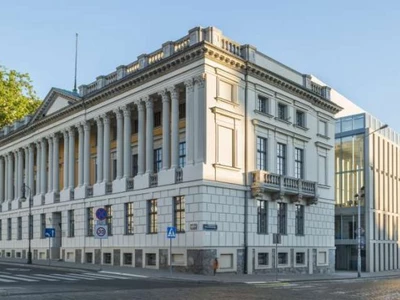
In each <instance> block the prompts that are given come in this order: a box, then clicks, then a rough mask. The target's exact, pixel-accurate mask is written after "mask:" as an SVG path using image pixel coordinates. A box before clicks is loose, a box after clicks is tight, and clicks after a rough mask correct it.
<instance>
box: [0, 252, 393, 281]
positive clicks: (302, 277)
mask: <svg viewBox="0 0 400 300" xmlns="http://www.w3.org/2000/svg"><path fill="white" fill-rule="evenodd" d="M0 264H10V265H14V266H15V265H23V266H25V267H26V266H27V264H26V261H25V260H22V259H11V258H1V259H0ZM33 264H34V265H35V266H40V267H43V268H52V269H54V268H63V269H65V268H67V269H74V270H81V271H87V270H90V271H100V272H103V273H109V274H112V273H114V274H121V275H128V274H129V275H128V276H132V277H141V278H146V277H148V278H158V279H173V280H189V281H204V282H210V281H211V282H223V283H263V282H271V281H275V280H276V275H275V274H263V275H258V274H257V275H254V274H252V275H244V274H232V273H217V275H216V276H211V275H208V276H207V275H196V274H188V273H181V272H172V273H171V272H170V271H169V270H155V269H143V268H132V267H122V266H107V265H103V266H101V267H100V266H99V265H94V264H76V263H70V262H63V261H51V262H50V266H49V263H48V261H47V260H34V261H33ZM361 277H362V278H383V277H400V270H394V271H385V272H379V273H362V274H361ZM356 278H357V272H348V271H337V272H335V273H333V274H312V275H309V274H278V281H287V282H301V281H316V280H344V279H356Z"/></svg>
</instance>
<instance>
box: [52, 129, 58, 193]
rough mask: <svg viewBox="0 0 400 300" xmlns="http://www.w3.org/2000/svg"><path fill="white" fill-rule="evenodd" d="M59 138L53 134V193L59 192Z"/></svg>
mask: <svg viewBox="0 0 400 300" xmlns="http://www.w3.org/2000/svg"><path fill="white" fill-rule="evenodd" d="M59 142H60V140H59V136H58V135H57V134H55V135H54V136H53V176H54V181H53V192H54V193H58V192H59V191H60V177H59V176H60V158H59V155H60V148H59V146H60V144H59Z"/></svg>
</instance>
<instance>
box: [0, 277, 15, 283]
mask: <svg viewBox="0 0 400 300" xmlns="http://www.w3.org/2000/svg"><path fill="white" fill-rule="evenodd" d="M0 282H15V280H10V279H3V278H0Z"/></svg>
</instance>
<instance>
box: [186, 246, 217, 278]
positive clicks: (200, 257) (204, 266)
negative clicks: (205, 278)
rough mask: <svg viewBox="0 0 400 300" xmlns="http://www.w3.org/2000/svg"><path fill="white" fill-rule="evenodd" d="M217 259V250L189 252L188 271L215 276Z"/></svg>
mask: <svg viewBox="0 0 400 300" xmlns="http://www.w3.org/2000/svg"><path fill="white" fill-rule="evenodd" d="M216 257H217V250H216V249H207V250H200V249H198V250H195V249H193V250H188V251H187V271H188V272H192V273H195V274H204V275H211V274H213V267H212V266H213V261H214V259H215V258H216Z"/></svg>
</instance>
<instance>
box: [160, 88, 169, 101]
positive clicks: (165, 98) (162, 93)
mask: <svg viewBox="0 0 400 300" xmlns="http://www.w3.org/2000/svg"><path fill="white" fill-rule="evenodd" d="M158 95H160V96H161V99H162V102H169V97H168V94H167V90H161V91H159V92H158Z"/></svg>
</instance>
